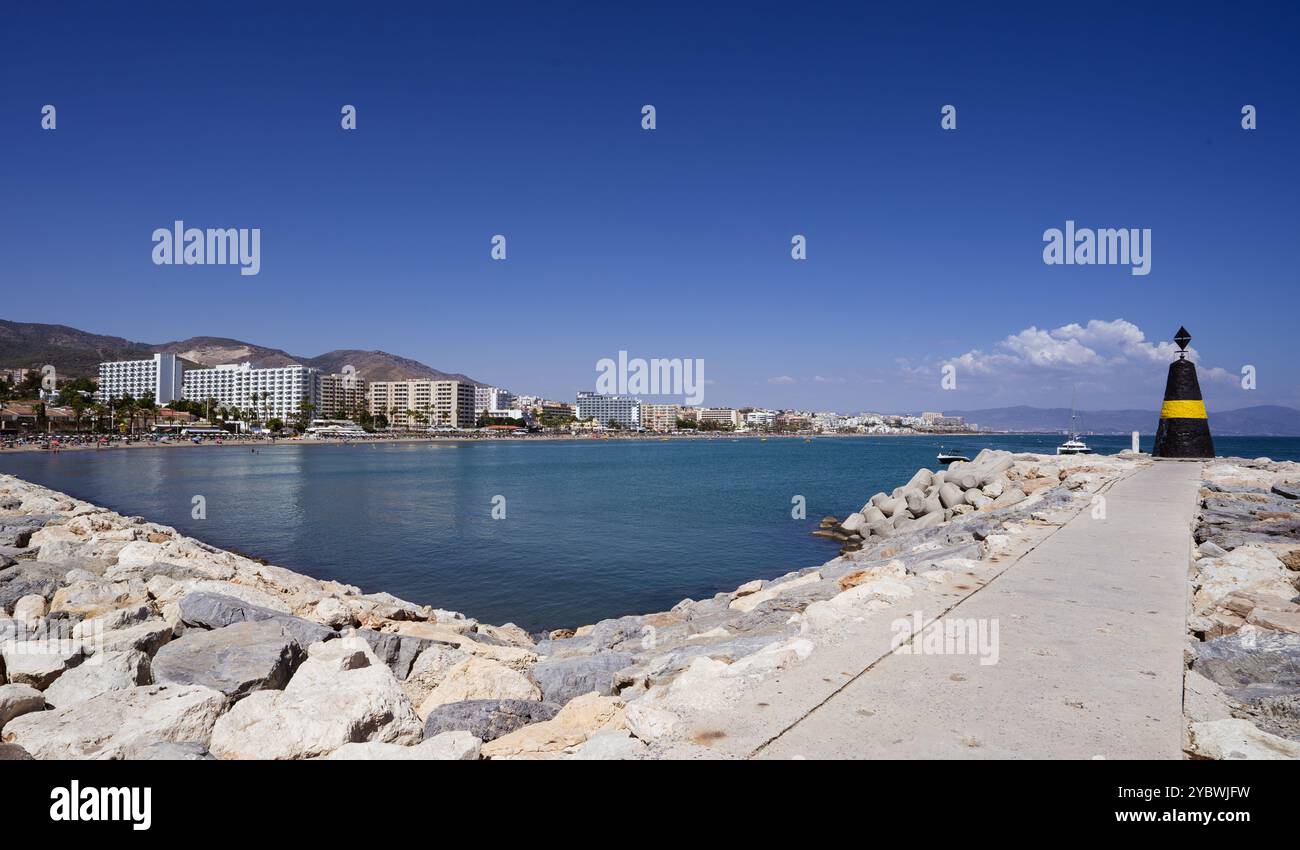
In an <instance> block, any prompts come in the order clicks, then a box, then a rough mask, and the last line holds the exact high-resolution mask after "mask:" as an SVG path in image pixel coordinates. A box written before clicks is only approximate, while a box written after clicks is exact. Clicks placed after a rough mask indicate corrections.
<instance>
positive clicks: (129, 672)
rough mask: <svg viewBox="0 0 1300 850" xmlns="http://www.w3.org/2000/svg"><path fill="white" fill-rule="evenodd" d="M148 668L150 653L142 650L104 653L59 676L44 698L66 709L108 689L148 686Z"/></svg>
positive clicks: (122, 689)
mask: <svg viewBox="0 0 1300 850" xmlns="http://www.w3.org/2000/svg"><path fill="white" fill-rule="evenodd" d="M149 671H150V668H149V656H147V655H145V654H144V653H143V652H140V651H139V650H135V649H127V650H118V651H114V652H101V653H98V654H97V655H95V656H93V657H92V658H90V659H88V660H87V661H86V662H85V663H84V664H81V665H79V666H77V667H74V668H72V669H71V670H68V671H67V672H65V673H64V674H63V675H62V676H60V677H59V678H58V679H56V680H55V681H54V684H52V685H50V686H49V687H48V688H46V689H45V701H46V702H47V703H49V704H50V705H52V706H53V707H55V708H67V707H68V706H70V705H74V704H76V703H79V702H85V701H86V700H88V699H90V698H91V697H97V696H99V695H100V694H103V693H107V692H108V691H124V690H127V689H128V688H134V687H136V686H138V685H148V684H151V683H152V679H151V678H150V672H149ZM187 684H188V683H187Z"/></svg>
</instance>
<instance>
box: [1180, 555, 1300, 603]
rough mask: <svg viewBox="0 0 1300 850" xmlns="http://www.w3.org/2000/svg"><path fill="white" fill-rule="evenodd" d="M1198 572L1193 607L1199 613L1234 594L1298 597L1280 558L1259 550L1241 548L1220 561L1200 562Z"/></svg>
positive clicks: (1281, 597)
mask: <svg viewBox="0 0 1300 850" xmlns="http://www.w3.org/2000/svg"><path fill="white" fill-rule="evenodd" d="M1195 569H1196V577H1195V579H1194V584H1195V587H1196V595H1195V597H1194V598H1193V604H1194V607H1195V609H1196V611H1197V612H1200V613H1204V612H1206V611H1209V610H1210V609H1212V608H1213V607H1214V605H1215V604H1216V603H1217V602H1218V601H1219V600H1220V599H1222V598H1224V597H1225V596H1227V595H1229V594H1231V593H1234V592H1249V593H1252V594H1255V595H1260V596H1273V597H1278V598H1280V599H1289V598H1290V597H1292V596H1295V593H1296V589H1295V586H1294V585H1293V584H1292V583H1291V573H1290V571H1289V570H1287V569H1286V567H1284V566H1283V565H1282V562H1281V561H1279V560H1278V559H1277V556H1275V555H1274V554H1273V553H1272V552H1271V551H1269V550H1268V549H1265V548H1263V547H1260V546H1240V547H1238V548H1236V549H1233V550H1232V551H1231V552H1229V553H1228V554H1227V555H1224V556H1223V557H1221V558H1201V559H1200V560H1198V561H1196V562H1195Z"/></svg>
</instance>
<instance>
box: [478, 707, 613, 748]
mask: <svg viewBox="0 0 1300 850" xmlns="http://www.w3.org/2000/svg"><path fill="white" fill-rule="evenodd" d="M623 712H624V707H623V700H621V699H619V698H618V697H602V696H599V695H598V694H584V695H583V696H580V697H578V698H577V699H575V700H573V701H572V702H570V703H569V704H568V705H566V706H564V708H562V709H560V711H559V713H558V714H556V715H555V717H554V718H552V719H551V720H546V721H543V722H541V723H534V724H532V725H530V726H525V727H523V728H522V729H518V730H516V731H514V732H511V733H510V734H509V735H504V736H502V737H500V738H497V739H496V740H495V741H489V742H488V743H486V744H484V745H483V755H484V756H486V757H488V758H511V757H521V756H522V757H529V756H545V755H546V754H552V753H560V752H562V751H564V750H565V749H568V748H571V747H576V746H578V745H579V744H582V743H585V742H586V741H587V739H589V738H590V737H591V736H592V735H594V734H596V733H597V732H599V731H600V730H601V729H609V728H614V729H619V728H625V727H624V725H623Z"/></svg>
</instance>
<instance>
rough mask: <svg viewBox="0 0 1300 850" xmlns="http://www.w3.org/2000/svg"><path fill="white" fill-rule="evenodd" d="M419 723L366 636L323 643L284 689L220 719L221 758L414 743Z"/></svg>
mask: <svg viewBox="0 0 1300 850" xmlns="http://www.w3.org/2000/svg"><path fill="white" fill-rule="evenodd" d="M422 738H423V732H422V727H421V724H420V720H419V718H418V717H416V715H415V711H414V709H413V708H412V707H411V702H410V700H408V699H407V698H406V695H405V694H404V693H402V689H401V688H400V687H399V686H398V684H397V680H396V679H395V678H394V677H393V672H392V671H391V670H390V669H389V668H388V666H387V665H385V664H383V663H382V662H381V661H380V660H379V658H378V657H377V656H376V655H375V654H374V652H373V651H372V650H371V649H370V646H369V645H368V644H367V643H366V642H365V641H364V640H362V639H361V638H358V637H346V638H342V639H339V640H331V641H328V642H324V643H316V644H313V645H312V646H311V648H310V649H309V650H308V657H307V660H306V661H304V662H303V663H302V665H301V666H299V667H298V670H297V672H295V673H294V674H293V678H292V679H290V680H289V684H288V685H287V686H286V687H285V689H284V690H283V691H269V690H265V691H255V692H254V693H252V694H250V695H249V696H247V697H245V698H244V699H242V700H240V701H239V702H237V703H235V705H234V707H233V708H231V709H230V711H228V712H227V713H226V714H224V715H222V716H221V718H220V719H219V720H218V721H217V723H216V726H215V727H214V729H213V732H212V743H211V746H210V749H211V750H212V752H213V754H214V755H216V756H217V757H218V758H230V759H297V758H315V757H317V756H323V755H327V754H329V753H332V752H333V751H335V750H337V749H338V748H339V747H341V746H343V745H344V744H349V743H364V742H372V741H373V742H379V743H387V744H414V743H418V742H419V741H420V740H422Z"/></svg>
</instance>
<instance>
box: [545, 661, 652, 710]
mask: <svg viewBox="0 0 1300 850" xmlns="http://www.w3.org/2000/svg"><path fill="white" fill-rule="evenodd" d="M635 660H636V659H635V658H634V657H633V656H632V655H630V654H629V653H626V652H598V653H595V654H594V655H575V656H572V657H570V658H547V659H543V660H542V661H539V662H537V663H536V664H534V665H533V667H532V669H531V670H529V673H530V674H531V675H532V677H533V681H535V682H536V683H537V685H538V687H540V688H541V689H542V697H541V698H542V699H543V700H545V701H546V702H553V703H555V704H556V705H564V704H565V703H567V702H568V701H569V700H571V699H573V698H574V697H577V696H581V695H583V694H587V693H591V692H592V691H595V692H596V693H598V694H601V695H602V696H603V695H607V694H611V693H613V692H614V674H615V673H617V672H618V671H619V670H622V669H623V668H625V667H629V666H631V665H632V663H633V662H634V661H635Z"/></svg>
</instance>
